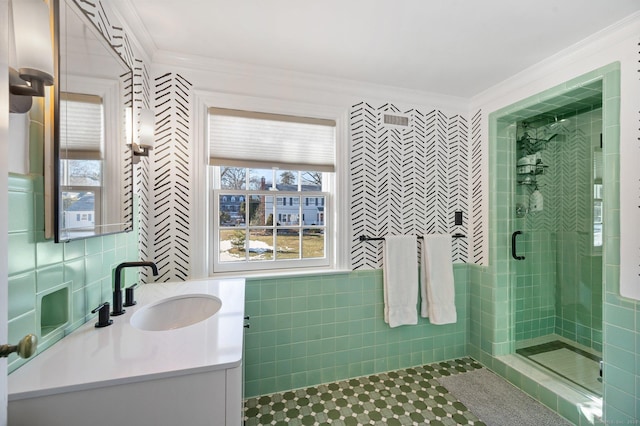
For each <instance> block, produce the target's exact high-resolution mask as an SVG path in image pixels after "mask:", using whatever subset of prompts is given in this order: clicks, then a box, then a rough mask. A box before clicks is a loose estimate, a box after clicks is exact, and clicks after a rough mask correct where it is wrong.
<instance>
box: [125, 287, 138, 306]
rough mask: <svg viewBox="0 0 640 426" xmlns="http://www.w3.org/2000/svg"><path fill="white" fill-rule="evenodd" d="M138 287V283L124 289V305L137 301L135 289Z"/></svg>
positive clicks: (130, 304) (131, 304)
mask: <svg viewBox="0 0 640 426" xmlns="http://www.w3.org/2000/svg"><path fill="white" fill-rule="evenodd" d="M136 287H138V284H134V285H132V286H130V287H127V288H125V289H124V305H123V306H133V305H135V304H136V303H138V302H136V301H135V299H134V296H133V290H134V289H135V288H136Z"/></svg>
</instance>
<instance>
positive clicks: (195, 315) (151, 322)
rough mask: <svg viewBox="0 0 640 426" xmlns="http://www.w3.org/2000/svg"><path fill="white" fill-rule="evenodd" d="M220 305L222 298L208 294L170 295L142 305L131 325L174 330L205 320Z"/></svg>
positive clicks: (150, 328) (141, 327) (139, 327)
mask: <svg viewBox="0 0 640 426" xmlns="http://www.w3.org/2000/svg"><path fill="white" fill-rule="evenodd" d="M220 307H222V302H221V301H220V299H218V298H217V297H215V296H210V295H207V294H185V295H180V296H174V297H169V298H167V299H162V300H159V301H157V302H155V303H152V304H150V305H147V306H144V307H142V308H141V309H140V310H139V311H137V312H136V313H134V314H133V315H132V316H131V325H132V326H134V327H135V328H138V329H140V330H146V331H165V330H174V329H176V328H182V327H186V326H189V325H192V324H196V323H198V322H200V321H204V320H206V319H207V318H209V317H211V316H212V315H215V314H216V312H218V311H219V310H220Z"/></svg>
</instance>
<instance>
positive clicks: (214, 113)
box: [209, 108, 336, 172]
mask: <svg viewBox="0 0 640 426" xmlns="http://www.w3.org/2000/svg"><path fill="white" fill-rule="evenodd" d="M335 126H336V123H335V121H333V120H324V119H315V118H306V117H296V116H289V115H281V114H268V113H258V112H251V111H240V110H232V109H224V108H209V164H211V165H214V166H219V165H225V166H236V167H248V166H251V167H264V168H272V167H279V168H285V169H291V170H313V171H320V172H333V171H334V169H335V167H334V165H335Z"/></svg>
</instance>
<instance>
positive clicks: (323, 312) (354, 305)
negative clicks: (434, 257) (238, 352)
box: [245, 264, 468, 397]
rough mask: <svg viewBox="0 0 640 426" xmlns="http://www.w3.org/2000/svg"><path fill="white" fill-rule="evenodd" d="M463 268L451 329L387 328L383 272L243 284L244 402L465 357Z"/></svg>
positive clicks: (424, 324) (424, 323) (424, 325)
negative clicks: (246, 319) (246, 321)
mask: <svg viewBox="0 0 640 426" xmlns="http://www.w3.org/2000/svg"><path fill="white" fill-rule="evenodd" d="M467 270H468V269H467V265H457V264H456V265H454V278H455V286H456V310H457V314H458V321H457V323H456V324H448V325H431V324H430V323H429V321H428V320H426V319H422V318H420V320H419V323H418V325H415V326H401V327H397V328H393V329H392V328H389V326H388V325H387V324H385V323H384V320H383V292H382V271H381V270H368V271H354V272H351V273H349V274H340V275H322V276H313V277H297V278H273V279H248V280H247V284H246V307H245V312H246V314H247V315H249V316H250V317H251V320H250V323H251V328H249V329H247V331H246V334H245V397H252V396H257V395H263V394H268V393H272V392H277V391H283V390H289V389H295V388H301V387H305V386H310V385H315V384H319V383H326V382H331V381H335V380H340V379H345V378H349V377H357V376H361V375H365V374H372V373H378V372H384V371H389V370H394V369H398V368H404V367H409V366H416V365H422V364H427V363H431V362H435V361H440V360H445V359H451V358H455V357H460V356H464V355H465V354H466V353H467V348H466V342H467V339H468V336H467V331H468V327H467V324H468V315H467V312H468V291H467V288H468V286H467Z"/></svg>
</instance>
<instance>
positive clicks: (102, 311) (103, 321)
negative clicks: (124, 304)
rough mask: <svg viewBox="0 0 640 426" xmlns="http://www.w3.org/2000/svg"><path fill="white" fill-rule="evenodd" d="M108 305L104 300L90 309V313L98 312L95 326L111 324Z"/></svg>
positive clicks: (100, 326)
mask: <svg viewBox="0 0 640 426" xmlns="http://www.w3.org/2000/svg"><path fill="white" fill-rule="evenodd" d="M109 307H110V305H109V302H104V303H102V304H100V306H98V307H97V308H95V309H94V310H92V311H91V313H92V314H95V313H96V312H97V313H98V322H97V323H96V328H102V327H106V326H108V325H111V324H113V320H111V319H109Z"/></svg>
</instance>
